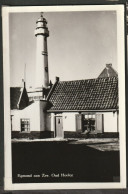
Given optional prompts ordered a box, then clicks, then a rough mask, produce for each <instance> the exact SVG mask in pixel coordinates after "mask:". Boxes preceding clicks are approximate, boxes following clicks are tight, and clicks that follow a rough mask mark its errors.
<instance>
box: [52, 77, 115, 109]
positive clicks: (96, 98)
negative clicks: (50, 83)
mask: <svg viewBox="0 0 128 194" xmlns="http://www.w3.org/2000/svg"><path fill="white" fill-rule="evenodd" d="M49 101H50V102H51V103H52V107H51V108H50V111H61V110H65V111H66V110H107V109H117V108H118V78H117V77H109V78H108V77H107V78H97V79H88V80H77V81H60V82H58V84H57V85H56V87H55V89H54V91H53V93H52V94H51V96H50V99H49Z"/></svg>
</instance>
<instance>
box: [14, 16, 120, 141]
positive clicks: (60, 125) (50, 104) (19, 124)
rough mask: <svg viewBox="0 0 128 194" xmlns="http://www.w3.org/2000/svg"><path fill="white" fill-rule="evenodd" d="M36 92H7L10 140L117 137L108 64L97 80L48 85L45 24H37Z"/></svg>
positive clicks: (113, 76)
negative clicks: (9, 110) (9, 114)
mask: <svg viewBox="0 0 128 194" xmlns="http://www.w3.org/2000/svg"><path fill="white" fill-rule="evenodd" d="M36 24H37V27H36V31H35V36H36V38H37V52H36V73H35V78H36V82H35V88H33V89H32V90H31V91H28V92H27V90H26V87H25V83H24V86H23V87H22V88H20V87H15V88H11V89H10V99H11V130H12V138H46V137H57V138H65V137H66V138H71V137H87V136H88V137H103V136H104V137H106V136H107V137H108V136H109V137H112V136H118V132H119V129H118V114H119V107H118V74H117V72H116V71H115V70H114V69H113V67H112V64H107V65H106V67H105V68H104V70H103V71H102V72H101V74H100V75H99V77H98V78H95V79H85V80H73V81H59V78H57V79H56V82H55V83H54V84H53V85H52V84H51V82H49V73H48V52H47V37H48V36H49V31H48V28H47V21H46V19H45V18H44V17H43V15H41V17H40V18H39V19H38V20H37V22H36Z"/></svg>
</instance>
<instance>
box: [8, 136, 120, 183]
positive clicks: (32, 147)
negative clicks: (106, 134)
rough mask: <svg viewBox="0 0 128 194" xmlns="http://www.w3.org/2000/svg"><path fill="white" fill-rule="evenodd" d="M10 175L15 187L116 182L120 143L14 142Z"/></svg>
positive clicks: (99, 140)
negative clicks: (45, 183) (20, 183)
mask: <svg viewBox="0 0 128 194" xmlns="http://www.w3.org/2000/svg"><path fill="white" fill-rule="evenodd" d="M12 172H13V182H14V183H19V182H23V183H27V182H30V183H32V182H118V181H120V164H119V141H118V139H117V138H109V139H108V138H106V139H96V138H95V139H64V140H60V139H47V140H46V139H45V140H18V141H17V140H16V139H13V140H12Z"/></svg>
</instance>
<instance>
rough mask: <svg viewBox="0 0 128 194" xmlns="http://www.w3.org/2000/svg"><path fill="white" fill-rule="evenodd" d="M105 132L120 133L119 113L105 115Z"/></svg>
mask: <svg viewBox="0 0 128 194" xmlns="http://www.w3.org/2000/svg"><path fill="white" fill-rule="evenodd" d="M104 132H118V131H117V113H113V112H106V113H104Z"/></svg>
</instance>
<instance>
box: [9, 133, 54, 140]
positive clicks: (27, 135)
mask: <svg viewBox="0 0 128 194" xmlns="http://www.w3.org/2000/svg"><path fill="white" fill-rule="evenodd" d="M11 135H12V139H13V138H17V139H19V138H28V139H43V138H53V137H54V132H52V131H41V132H40V131H31V132H30V133H24V132H19V131H12V134H11Z"/></svg>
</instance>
